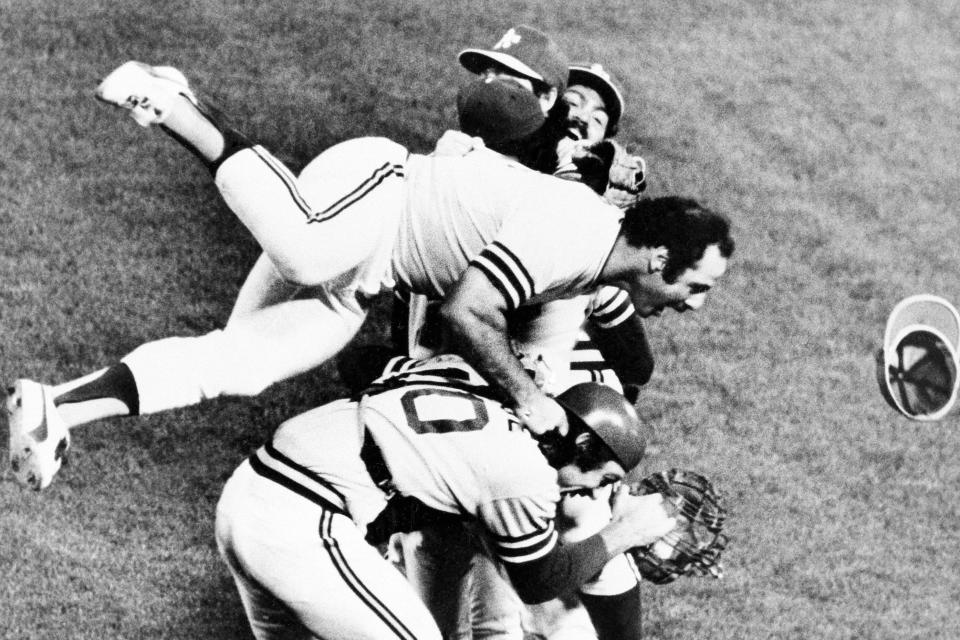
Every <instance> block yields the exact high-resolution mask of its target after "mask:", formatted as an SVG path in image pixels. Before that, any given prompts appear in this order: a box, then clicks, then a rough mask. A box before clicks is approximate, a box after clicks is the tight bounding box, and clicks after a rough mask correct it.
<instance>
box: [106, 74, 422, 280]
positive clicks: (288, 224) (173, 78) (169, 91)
mask: <svg viewBox="0 0 960 640" xmlns="http://www.w3.org/2000/svg"><path fill="white" fill-rule="evenodd" d="M97 97H98V98H99V99H101V100H103V101H105V102H107V103H109V104H113V105H116V106H119V107H121V108H124V109H127V110H129V111H130V112H131V114H132V115H133V116H134V118H135V119H136V120H137V122H139V123H141V124H143V125H144V126H147V125H150V124H161V125H162V127H163V128H164V130H165V131H166V132H167V133H169V134H170V135H171V136H173V137H174V138H176V139H177V140H179V141H180V142H181V143H182V144H184V146H186V147H187V148H188V149H190V150H191V151H192V152H193V153H195V154H196V155H197V156H198V157H200V158H201V159H202V160H203V161H204V162H205V163H206V164H207V166H208V167H210V168H211V170H212V171H213V172H214V175H215V178H216V183H217V186H218V188H219V189H220V191H221V193H222V195H223V197H224V200H225V201H226V203H227V205H228V206H229V207H230V209H231V210H232V211H233V212H234V213H235V214H236V215H237V217H238V218H239V219H240V221H241V222H243V224H244V225H245V226H246V227H247V228H248V229H249V230H250V232H251V233H252V234H253V236H254V237H255V238H256V239H257V241H258V242H259V243H260V245H261V246H262V247H263V249H264V251H266V253H267V254H268V255H269V256H270V258H271V259H272V260H273V263H274V264H275V265H276V267H277V269H278V270H279V271H280V273H281V274H282V275H283V276H284V278H286V279H287V280H290V281H291V282H293V283H296V284H300V285H305V286H314V285H319V284H323V283H325V282H328V281H330V280H331V279H333V278H335V277H337V276H339V275H341V274H342V273H344V272H345V271H348V270H349V269H351V268H353V267H355V266H356V265H358V264H360V263H362V262H363V261H365V260H367V259H368V258H369V257H370V256H371V254H372V253H374V252H375V251H376V250H377V249H378V248H381V245H382V244H383V243H384V242H388V243H391V242H392V240H393V237H394V234H395V233H396V226H397V224H398V219H399V215H400V209H401V207H402V204H403V203H402V198H403V191H402V187H403V172H404V165H405V163H406V158H407V155H408V151H407V150H406V149H405V148H404V147H402V146H400V145H398V144H396V143H394V142H392V141H390V140H386V139H383V138H362V139H358V140H351V141H347V142H344V143H341V144H339V145H336V146H334V147H332V148H330V149H328V150H326V151H325V152H324V153H322V154H321V155H320V156H319V157H317V158H316V159H315V160H314V161H312V162H311V163H310V164H309V165H308V166H307V167H306V168H305V169H304V171H303V172H302V173H301V175H300V177H299V178H297V177H295V176H294V175H293V174H292V173H291V172H290V170H289V169H288V168H287V167H286V166H285V165H284V164H283V163H282V162H280V161H279V160H278V159H277V158H275V157H274V156H273V155H271V154H270V153H269V152H268V151H267V150H266V149H264V148H262V147H260V146H256V145H253V144H252V143H251V142H250V141H248V140H246V139H245V138H244V137H243V136H242V135H240V134H238V133H237V132H236V131H235V130H234V129H233V128H232V127H230V126H228V125H227V124H226V123H225V121H224V118H223V117H222V116H220V115H219V114H216V113H214V111H213V109H211V108H209V107H207V106H206V105H201V104H200V103H199V102H198V101H197V100H196V98H195V97H194V96H193V94H192V92H191V91H190V89H189V87H188V86H187V84H186V80H185V78H184V77H183V74H181V73H180V72H179V71H177V70H176V69H172V68H169V67H149V66H147V65H144V64H142V63H138V62H128V63H126V64H124V65H122V66H120V67H119V68H117V69H116V70H114V71H113V72H112V73H111V74H110V75H108V76H107V78H105V79H104V80H103V82H102V83H101V84H100V87H99V88H98V89H97Z"/></svg>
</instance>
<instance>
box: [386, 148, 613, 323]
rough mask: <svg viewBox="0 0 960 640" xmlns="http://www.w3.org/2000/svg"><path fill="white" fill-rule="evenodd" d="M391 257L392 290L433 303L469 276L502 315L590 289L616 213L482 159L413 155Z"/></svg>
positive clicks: (559, 183)
mask: <svg viewBox="0 0 960 640" xmlns="http://www.w3.org/2000/svg"><path fill="white" fill-rule="evenodd" d="M405 171H406V174H405V175H406V188H407V195H406V199H405V206H404V211H403V212H402V214H401V221H400V228H399V232H398V236H397V242H396V245H395V247H394V254H393V268H394V275H395V277H396V279H397V281H398V282H399V283H400V286H405V287H406V288H407V289H408V290H410V291H413V292H415V293H422V294H425V295H427V296H428V297H430V298H434V299H441V298H443V297H444V296H445V295H446V294H447V293H448V291H449V289H450V287H451V286H452V285H453V284H454V283H455V282H456V281H457V280H458V279H459V278H460V275H461V274H462V273H463V272H464V270H465V269H466V268H467V267H468V266H470V265H473V266H476V267H478V268H480V269H481V270H482V271H483V272H484V273H485V274H486V276H487V277H488V278H489V279H490V281H491V283H493V285H494V286H495V287H497V289H498V290H499V291H500V292H501V294H503V296H504V299H505V300H506V301H507V305H508V308H516V307H519V306H520V305H522V304H524V303H526V302H527V301H529V300H530V299H534V298H535V299H536V300H538V301H540V300H549V299H556V298H563V297H569V296H571V295H574V294H576V293H579V292H582V291H585V290H588V289H591V288H593V286H594V283H595V281H596V278H597V276H598V275H599V273H600V271H601V269H602V268H603V265H604V263H605V262H606V260H607V258H608V256H609V254H610V252H611V250H612V249H613V244H614V241H615V240H616V238H617V234H618V233H619V231H620V222H621V220H622V216H623V214H622V212H621V211H620V210H619V209H617V208H616V207H614V206H613V205H610V204H608V203H606V202H604V201H603V200H602V199H601V198H600V197H598V196H597V195H596V194H595V193H593V192H592V191H591V190H590V189H589V188H588V187H586V186H584V185H581V184H577V183H575V182H570V181H565V180H561V179H559V178H554V177H553V176H548V175H545V174H542V173H537V172H535V171H533V170H531V169H528V168H526V167H524V166H523V165H521V164H519V163H517V162H514V161H510V160H508V159H506V158H505V157H504V156H502V155H499V154H497V153H495V152H492V151H490V150H488V149H484V148H477V149H473V150H471V151H469V152H467V153H466V154H465V155H462V156H442V155H434V156H424V155H418V154H411V156H410V158H409V159H408V161H407V164H406V168H405Z"/></svg>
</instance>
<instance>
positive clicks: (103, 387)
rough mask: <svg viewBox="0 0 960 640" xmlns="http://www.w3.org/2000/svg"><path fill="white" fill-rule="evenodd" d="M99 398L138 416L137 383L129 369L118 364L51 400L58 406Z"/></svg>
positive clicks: (138, 393)
mask: <svg viewBox="0 0 960 640" xmlns="http://www.w3.org/2000/svg"><path fill="white" fill-rule="evenodd" d="M101 398H115V399H117V400H119V401H120V402H122V403H123V404H125V405H127V409H128V410H129V411H130V415H132V416H136V415H139V414H140V392H139V391H137V381H136V380H135V379H134V378H133V372H132V371H130V367H128V366H127V365H125V364H124V363H122V362H120V363H118V364H115V365H113V366H111V367H110V368H108V369H107V370H106V371H104V372H103V375H102V376H99V377H98V378H94V379H93V380H91V381H90V382H87V383H84V384H82V385H80V386H79V387H76V388H74V389H71V390H70V391H67V392H66V393H62V394H60V395H59V396H57V397H56V398H54V400H53V404H54V405H56V406H58V407H59V406H60V405H63V404H71V403H77V402H86V401H88V400H100V399H101Z"/></svg>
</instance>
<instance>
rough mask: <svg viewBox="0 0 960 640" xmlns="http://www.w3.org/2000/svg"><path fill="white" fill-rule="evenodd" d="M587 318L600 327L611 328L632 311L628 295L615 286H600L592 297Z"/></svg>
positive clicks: (625, 318)
mask: <svg viewBox="0 0 960 640" xmlns="http://www.w3.org/2000/svg"><path fill="white" fill-rule="evenodd" d="M592 302H593V304H591V305H590V309H589V319H590V321H591V322H592V323H593V324H594V326H596V327H598V328H600V329H612V328H613V327H615V326H617V325H618V324H621V323H622V322H624V321H626V320H627V318H629V317H630V316H631V315H633V313H634V308H633V303H632V302H630V296H629V295H627V292H626V291H624V290H623V289H618V288H617V287H601V288H600V289H599V290H598V291H597V292H596V294H594V297H593V301H592Z"/></svg>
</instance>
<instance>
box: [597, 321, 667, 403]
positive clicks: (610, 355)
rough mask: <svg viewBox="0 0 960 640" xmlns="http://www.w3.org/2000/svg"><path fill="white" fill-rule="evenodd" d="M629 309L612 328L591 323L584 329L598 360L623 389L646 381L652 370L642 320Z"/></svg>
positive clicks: (651, 361) (651, 357) (651, 360)
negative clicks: (611, 372) (605, 365)
mask: <svg viewBox="0 0 960 640" xmlns="http://www.w3.org/2000/svg"><path fill="white" fill-rule="evenodd" d="M630 310H631V313H629V314H627V316H626V317H624V318H622V319H620V320H619V321H618V322H617V323H616V324H614V325H613V326H605V325H604V324H593V323H591V324H590V326H589V328H588V332H589V334H590V337H591V338H592V339H593V342H594V344H595V345H596V347H597V349H598V350H599V351H600V355H601V356H602V359H603V360H604V361H605V362H606V363H607V365H608V366H609V367H610V368H611V369H613V371H614V373H616V375H617V377H618V378H619V380H620V383H621V384H622V385H623V387H624V388H625V389H626V388H627V387H628V386H641V385H644V384H646V383H647V382H649V380H650V376H652V375H653V367H654V359H653V351H652V350H651V349H650V342H649V340H648V339H647V331H646V328H645V327H644V324H643V318H641V317H640V316H639V315H638V314H637V313H636V312H635V311H633V308H632V307H631V309H630Z"/></svg>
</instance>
